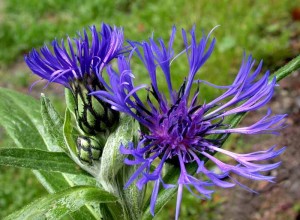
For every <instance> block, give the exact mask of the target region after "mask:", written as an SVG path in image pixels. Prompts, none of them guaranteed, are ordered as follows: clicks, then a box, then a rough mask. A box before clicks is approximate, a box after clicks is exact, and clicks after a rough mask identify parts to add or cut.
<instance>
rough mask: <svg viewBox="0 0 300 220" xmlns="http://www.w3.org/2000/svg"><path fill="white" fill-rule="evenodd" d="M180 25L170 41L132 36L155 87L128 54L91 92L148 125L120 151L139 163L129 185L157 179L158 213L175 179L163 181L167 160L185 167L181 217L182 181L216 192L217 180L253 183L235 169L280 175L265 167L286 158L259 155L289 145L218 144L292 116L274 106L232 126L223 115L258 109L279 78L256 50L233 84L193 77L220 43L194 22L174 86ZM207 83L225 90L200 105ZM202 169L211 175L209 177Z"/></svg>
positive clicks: (267, 130)
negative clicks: (138, 78) (140, 76)
mask: <svg viewBox="0 0 300 220" xmlns="http://www.w3.org/2000/svg"><path fill="white" fill-rule="evenodd" d="M175 32H176V28H175V27H173V30H172V34H171V37H170V40H169V43H168V45H166V44H165V43H164V41H163V40H161V39H160V40H159V41H158V43H157V42H156V41H155V40H154V39H153V38H150V39H149V41H148V42H142V43H137V42H130V44H131V45H132V46H133V48H134V50H133V52H132V54H131V55H130V57H129V59H130V58H131V57H132V55H133V54H136V55H137V56H138V57H139V59H140V60H141V61H142V63H143V65H144V67H145V69H146V71H147V72H148V74H149V77H150V79H151V86H147V85H139V86H135V85H134V83H133V78H134V74H133V73H132V70H131V66H130V63H129V59H127V58H125V57H124V56H120V57H119V58H118V71H116V70H114V69H113V68H112V67H111V66H108V68H107V73H108V75H109V84H104V86H105V88H106V91H103V90H102V91H95V92H92V95H95V96H97V97H98V98H100V99H102V100H103V101H106V102H107V103H109V104H110V105H111V106H112V108H113V109H115V110H117V111H121V112H124V113H126V114H128V115H131V116H132V117H134V118H135V119H136V120H137V121H138V122H139V123H140V124H141V125H142V127H143V129H142V130H141V137H140V141H139V143H138V144H137V146H134V144H133V143H131V144H129V146H127V147H125V146H123V145H122V146H121V147H120V151H121V153H122V154H126V155H130V157H129V158H127V159H125V163H126V164H128V165H138V168H137V169H136V171H135V172H134V174H133V175H132V176H131V177H130V179H129V180H128V182H127V184H126V186H125V187H127V186H128V185H130V184H131V183H133V181H134V180H137V182H136V185H137V187H138V188H139V189H142V187H143V186H144V185H145V184H147V183H148V182H150V181H154V188H153V192H152V196H151V201H150V211H151V213H152V215H154V210H155V203H156V199H157V195H158V191H159V188H160V186H161V185H162V186H163V187H164V188H169V187H175V186H176V185H172V184H169V183H164V181H163V167H164V166H165V164H166V163H169V164H173V165H174V166H177V167H179V168H180V176H179V178H178V180H177V186H178V193H177V205H176V219H178V216H179V210H180V204H181V199H182V190H183V187H184V186H185V187H186V188H187V189H188V190H189V191H190V192H192V193H193V194H194V192H193V190H192V188H191V187H193V188H194V189H195V190H196V191H198V193H199V195H198V193H197V194H195V195H196V196H199V197H201V198H205V197H206V198H210V196H211V194H212V193H213V192H214V191H213V190H212V189H210V187H211V186H219V187H222V188H229V187H233V186H234V185H236V184H239V185H241V186H242V187H244V188H246V189H248V188H247V187H246V186H244V185H242V184H241V183H239V182H238V180H236V179H235V178H234V177H233V176H232V174H237V175H239V176H242V177H245V178H248V179H252V180H265V181H269V182H272V181H273V179H274V177H272V176H267V175H263V174H262V172H264V171H269V170H272V169H274V168H277V167H278V166H279V165H280V162H278V163H274V164H261V163H258V164H257V163H255V162H260V161H263V160H267V159H271V158H274V157H276V156H278V155H280V154H281V153H282V152H283V151H284V149H285V148H281V149H280V150H275V146H273V147H271V148H270V149H268V150H265V151H258V152H254V153H249V154H238V153H234V152H230V151H227V150H225V149H221V148H220V147H221V143H222V141H223V139H224V137H225V136H227V135H228V134H230V133H239V134H248V135H252V134H277V131H278V129H280V128H282V127H283V126H284V122H283V121H284V120H283V119H284V118H285V117H286V115H274V116H272V115H271V111H270V110H269V111H268V112H267V114H266V115H265V116H264V117H263V118H261V119H260V120H259V121H257V122H256V123H254V124H253V125H250V126H246V127H239V128H233V127H231V126H230V124H229V125H227V124H225V123H224V120H225V119H226V118H227V117H228V116H231V115H234V114H237V113H242V112H249V111H254V110H257V109H259V108H261V107H262V106H264V105H265V104H266V103H267V102H268V101H269V100H270V99H271V97H272V95H273V92H274V87H275V85H276V80H275V78H273V79H272V80H271V81H269V72H266V73H265V74H264V75H263V76H262V77H261V78H259V77H258V75H259V73H260V72H261V68H262V62H260V63H259V65H258V67H257V68H256V69H254V68H253V67H254V64H255V61H254V60H253V59H252V57H251V56H248V57H246V56H244V59H243V61H242V64H241V67H240V70H239V72H238V74H237V76H236V78H235V80H234V81H233V83H232V85H230V86H216V85H213V84H211V83H208V82H205V81H202V80H195V75H196V73H197V72H198V70H199V69H200V67H201V66H202V65H203V64H204V63H205V62H206V60H207V59H208V58H209V57H210V55H211V53H212V51H213V48H214V45H215V39H213V40H212V41H211V42H210V40H209V37H210V34H211V32H210V34H208V36H203V37H202V38H201V40H200V41H199V42H198V41H197V40H196V34H195V27H194V28H193V29H192V30H191V32H190V35H191V42H190V43H189V40H188V37H187V33H186V31H185V30H182V37H183V43H184V45H185V50H184V51H183V53H186V56H187V61H188V65H189V73H188V76H187V78H186V79H185V80H184V82H183V84H182V85H181V87H180V88H179V89H178V90H175V89H174V88H173V85H172V80H171V77H172V76H173V77H174V74H173V75H171V69H170V66H171V63H172V62H173V61H174V59H175V58H177V56H178V55H177V56H175V57H174V52H173V49H172V47H173V41H174V38H175ZM209 42H210V43H209ZM181 54H182V53H180V54H179V55H181ZM158 68H160V70H161V71H162V72H163V74H164V78H165V80H166V84H167V87H168V96H169V98H167V97H166V96H165V95H164V94H163V93H162V92H161V91H160V90H159V88H158V83H157V69H158ZM253 69H254V70H253ZM194 83H196V84H197V85H198V89H197V90H196V92H195V93H192V92H191V91H192V85H193V84H194ZM204 83H205V84H208V85H210V86H213V87H216V88H220V89H224V92H223V94H222V95H221V96H219V97H217V98H216V99H214V100H212V101H209V102H207V103H202V104H200V103H199V101H198V96H199V85H200V84H204ZM143 89H146V90H147V91H148V96H147V100H146V102H145V104H144V102H142V100H141V98H139V96H138V93H137V92H138V91H140V90H143ZM191 93H192V94H191ZM216 134H218V135H219V138H217V139H213V138H212V136H214V135H216ZM217 152H219V153H222V154H224V155H226V156H229V157H231V158H233V159H234V160H235V161H236V164H235V165H231V164H226V163H225V162H222V161H221V160H219V159H217V157H215V156H214V153H217ZM207 160H210V161H212V162H213V163H214V164H215V166H216V167H217V168H218V170H217V171H216V170H211V169H209V168H208V167H207V166H206V165H205V161H207ZM155 161H157V162H155ZM189 163H196V164H197V168H198V169H197V171H196V173H197V174H198V175H195V176H194V175H192V174H190V173H188V172H187V169H186V165H187V164H189ZM151 166H154V167H155V168H152V167H151ZM203 176H206V177H205V178H203ZM197 177H198V178H197ZM248 190H250V189H248Z"/></svg>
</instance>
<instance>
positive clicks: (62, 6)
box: [0, 0, 299, 219]
mask: <svg viewBox="0 0 300 220" xmlns="http://www.w3.org/2000/svg"><path fill="white" fill-rule="evenodd" d="M295 6H296V1H291V0H270V1H266V0H261V1H255V0H245V1H239V0H232V1H229V0H228V1H226V0H224V1H197V0H195V1H192V0H176V1H174V0H154V1H146V0H142V1H138V0H117V1H112V0H94V1H82V0H73V1H63V0H43V1H41V0H23V1H20V0H1V1H0V79H1V80H0V85H1V86H4V87H8V88H13V89H16V90H19V91H22V92H27V91H28V87H29V86H30V85H31V84H32V82H34V81H35V80H36V79H37V77H35V76H33V75H32V74H30V71H29V70H28V69H27V68H26V65H24V61H23V56H24V54H26V53H28V52H29V50H30V49H32V48H33V47H41V46H42V45H43V44H44V43H47V44H48V43H50V42H51V41H52V40H53V39H54V38H57V39H61V38H65V37H66V36H67V35H68V36H71V37H74V36H76V32H77V31H81V30H82V29H83V28H87V27H88V26H90V25H93V24H95V25H96V26H98V29H99V27H100V23H101V22H105V23H108V24H111V25H116V26H123V27H124V31H125V37H126V38H127V39H132V40H142V39H146V38H148V37H150V36H151V35H152V34H154V36H155V37H162V38H163V39H165V40H168V36H169V34H170V32H171V27H172V25H174V24H175V25H176V26H177V29H178V33H177V40H176V42H175V48H176V50H177V52H180V51H181V50H182V48H183V45H182V41H181V34H180V32H181V31H180V29H181V28H185V29H190V28H191V27H192V26H193V25H194V24H195V25H196V28H197V33H198V37H199V38H200V36H201V32H202V30H203V31H204V32H205V33H208V32H209V31H210V30H211V29H212V28H213V27H215V26H216V25H221V26H220V27H219V28H217V29H216V30H215V31H214V33H213V36H214V37H216V39H217V44H216V47H215V51H214V52H213V54H212V56H211V58H210V59H209V60H208V62H207V64H206V65H205V66H204V67H203V68H202V69H201V70H200V73H199V76H200V77H201V78H202V79H205V80H209V81H211V82H213V83H215V84H228V83H230V82H231V81H232V79H233V77H234V76H235V74H236V73H237V70H238V68H239V65H240V62H241V60H242V55H243V52H244V51H246V52H247V53H248V54H249V53H251V54H252V55H253V56H254V57H255V58H256V59H258V60H260V59H264V68H265V70H266V69H270V70H271V71H272V70H275V69H276V68H278V67H279V66H280V65H282V64H283V63H284V62H285V61H286V60H287V59H290V58H291V57H293V56H294V54H293V53H294V51H293V50H292V49H291V47H290V39H291V37H292V36H293V34H294V33H295V31H297V27H296V25H295V24H294V22H293V21H292V18H291V10H292V9H293V8H294V7H295ZM298 30H299V29H298ZM172 65H173V64H172ZM136 71H137V72H139V76H138V77H137V80H139V81H144V78H143V76H144V75H143V74H145V73H144V72H143V70H142V69H136ZM172 72H173V83H174V85H175V86H179V85H180V84H181V82H182V79H183V78H184V77H185V76H186V73H187V65H186V60H185V57H184V56H181V57H180V58H178V59H177V60H176V62H174V65H173V66H172ZM161 86H162V87H163V88H165V85H164V84H162V85H161ZM41 91H42V86H37V87H34V89H33V92H32V95H34V96H38V94H39V93H40V92H41ZM43 92H46V93H47V95H48V96H51V98H52V99H53V100H54V101H55V103H56V105H57V107H58V108H59V109H62V108H63V104H61V103H62V101H61V100H62V98H63V95H62V90H60V89H59V87H56V86H51V87H49V89H46V90H43ZM217 94H218V91H215V90H213V89H210V88H207V87H205V89H202V92H201V97H202V98H203V99H210V98H211V97H213V96H215V95H217ZM0 144H1V147H5V146H10V145H13V143H12V141H11V140H9V138H8V137H7V136H6V134H5V133H4V132H3V131H2V130H0ZM45 193H46V192H45V190H44V189H43V188H42V186H41V185H40V184H39V183H38V182H37V181H36V180H35V178H34V176H33V175H32V174H31V172H30V171H28V170H25V169H14V168H8V167H0V219H1V218H2V217H3V216H5V215H7V214H8V213H11V212H12V211H13V210H15V209H17V208H20V207H22V206H23V205H25V204H27V203H28V202H30V201H31V200H32V199H34V198H37V197H39V196H41V195H43V194H45ZM222 202H224V198H220V197H219V196H218V195H215V196H214V198H213V199H212V200H211V201H209V202H206V201H200V200H197V199H194V198H193V197H192V196H191V195H190V194H189V193H185V195H184V199H183V205H182V216H181V217H182V219H200V218H201V219H217V218H219V217H220V216H218V210H219V209H220V208H221V206H222ZM174 213H175V200H173V201H172V203H171V204H170V205H168V207H166V208H165V210H164V211H163V212H162V213H161V214H159V215H158V216H157V219H168V218H170V219H173V215H174Z"/></svg>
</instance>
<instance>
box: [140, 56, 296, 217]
mask: <svg viewBox="0 0 300 220" xmlns="http://www.w3.org/2000/svg"><path fill="white" fill-rule="evenodd" d="M299 68H300V56H297V57H296V58H294V59H293V60H291V61H290V62H289V63H287V64H286V65H285V66H283V67H281V68H280V69H279V70H277V71H276V72H275V73H274V74H272V75H271V76H270V77H269V80H272V79H273V78H274V77H276V81H277V82H279V81H280V80H282V79H283V78H285V77H287V76H288V75H290V74H291V73H292V72H294V71H296V70H297V69H299ZM245 114H246V113H239V114H236V115H234V116H233V117H232V118H231V119H230V120H229V121H228V122H226V124H231V125H232V126H233V127H234V126H237V125H238V124H239V123H240V122H241V120H242V119H243V117H244V116H245ZM228 137H229V135H227V137H226V138H225V139H224V140H223V144H224V143H225V141H226V140H227V139H228ZM196 170H197V164H189V165H188V166H187V171H188V172H189V173H190V174H194V173H195V172H196ZM179 174H180V170H179V169H178V168H177V167H172V168H170V169H169V170H168V172H167V174H166V175H165V177H164V182H165V183H176V181H177V179H178V178H179ZM176 192H177V188H171V189H160V190H159V192H158V197H157V200H156V205H155V213H156V214H157V213H158V212H160V211H161V210H162V208H163V207H164V206H165V205H166V204H167V203H168V201H170V200H171V199H172V197H173V196H174V195H175V194H176ZM152 218H153V216H152V215H151V214H150V199H148V201H147V202H146V203H145V206H144V214H143V220H148V219H152Z"/></svg>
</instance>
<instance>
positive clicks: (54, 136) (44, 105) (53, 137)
mask: <svg viewBox="0 0 300 220" xmlns="http://www.w3.org/2000/svg"><path fill="white" fill-rule="evenodd" d="M41 115H42V119H43V124H44V128H45V138H48V142H49V143H51V145H50V146H51V151H61V150H64V151H66V150H67V147H66V145H65V142H64V136H63V120H62V119H61V117H60V115H59V114H58V113H57V111H56V110H55V109H54V107H53V105H52V104H51V102H50V100H49V99H48V98H47V97H46V96H45V95H44V94H43V93H42V94H41Z"/></svg>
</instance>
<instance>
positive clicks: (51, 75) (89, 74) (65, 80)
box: [25, 24, 126, 135]
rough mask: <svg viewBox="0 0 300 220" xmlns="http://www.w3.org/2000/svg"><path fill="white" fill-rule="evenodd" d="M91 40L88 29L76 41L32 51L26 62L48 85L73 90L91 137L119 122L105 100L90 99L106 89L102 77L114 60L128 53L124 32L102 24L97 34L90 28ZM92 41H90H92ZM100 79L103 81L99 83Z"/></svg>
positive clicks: (83, 128) (82, 127)
mask: <svg viewBox="0 0 300 220" xmlns="http://www.w3.org/2000/svg"><path fill="white" fill-rule="evenodd" d="M89 30H90V37H89V36H88V33H87V31H86V30H84V31H83V34H81V33H78V36H77V37H76V38H74V39H73V40H71V39H70V37H68V38H67V47H66V46H65V42H64V40H61V43H59V42H58V41H57V40H54V41H53V42H52V50H50V49H49V48H48V46H47V45H45V46H44V47H42V48H41V49H40V52H38V51H37V50H35V49H33V50H32V51H31V52H30V53H29V54H28V55H27V56H25V61H26V63H27V65H28V67H29V68H30V69H31V70H32V72H33V73H34V74H36V75H38V76H40V77H41V78H42V79H46V80H47V81H48V83H47V85H48V84H49V83H52V82H55V83H59V84H62V85H64V86H65V87H66V88H68V89H70V90H71V92H72V94H73V97H74V100H75V109H74V111H75V114H76V119H77V122H78V125H79V127H80V130H81V131H82V132H83V133H85V134H88V135H95V134H98V133H106V131H107V130H112V129H113V128H114V127H115V125H116V123H117V122H118V119H119V113H118V112H116V111H114V110H112V109H111V108H110V105H109V104H107V103H105V102H103V101H102V100H100V99H98V98H95V97H92V96H89V95H88V94H89V93H90V92H91V91H94V90H103V89H105V88H104V86H103V84H102V82H101V81H100V80H101V79H102V77H101V74H102V72H103V69H104V68H105V67H106V66H107V64H109V63H110V61H112V60H113V59H115V58H117V57H118V56H120V55H121V54H124V52H126V48H125V47H124V46H123V41H124V36H123V30H122V29H121V28H117V27H111V26H109V25H107V24H102V27H101V31H100V32H98V31H97V30H96V27H95V26H91V27H90V29H89ZM89 38H90V39H91V40H90V39H89ZM99 79H100V80H99Z"/></svg>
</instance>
